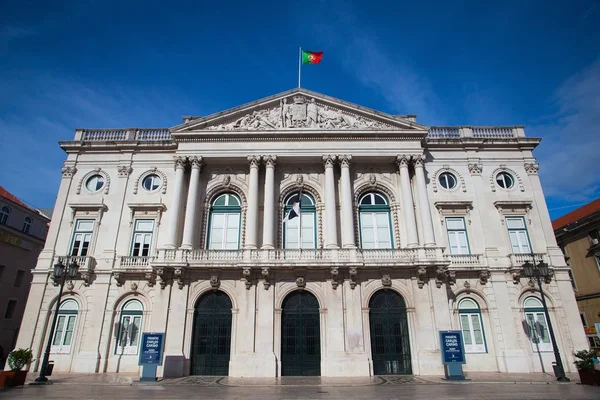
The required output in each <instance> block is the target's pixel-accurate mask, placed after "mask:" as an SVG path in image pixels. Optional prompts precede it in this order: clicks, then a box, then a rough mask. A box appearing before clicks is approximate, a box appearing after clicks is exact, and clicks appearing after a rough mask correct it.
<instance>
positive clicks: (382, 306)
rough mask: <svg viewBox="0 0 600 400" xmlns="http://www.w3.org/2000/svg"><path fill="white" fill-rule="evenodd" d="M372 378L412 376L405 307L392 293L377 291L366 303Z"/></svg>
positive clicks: (390, 291) (401, 299)
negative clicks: (399, 375)
mask: <svg viewBox="0 0 600 400" xmlns="http://www.w3.org/2000/svg"><path fill="white" fill-rule="evenodd" d="M369 324H370V326H371V354H372V357H373V374H374V375H396V374H412V367H411V360H410V341H409V337H408V321H407V315H406V303H405V302H404V299H403V298H402V296H400V295H399V294H398V293H396V292H394V291H392V290H380V291H378V292H376V293H375V294H374V295H373V297H371V300H370V301H369Z"/></svg>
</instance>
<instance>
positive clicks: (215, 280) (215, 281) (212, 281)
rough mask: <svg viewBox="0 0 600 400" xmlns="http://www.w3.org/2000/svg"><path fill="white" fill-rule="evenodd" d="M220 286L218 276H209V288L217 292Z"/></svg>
mask: <svg viewBox="0 0 600 400" xmlns="http://www.w3.org/2000/svg"><path fill="white" fill-rule="evenodd" d="M219 286H221V279H219V275H211V276H210V287H211V288H213V289H214V290H217V289H218V288H219Z"/></svg>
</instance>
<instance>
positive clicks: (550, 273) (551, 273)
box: [544, 268, 554, 285]
mask: <svg viewBox="0 0 600 400" xmlns="http://www.w3.org/2000/svg"><path fill="white" fill-rule="evenodd" d="M552 278H554V268H548V275H547V276H545V277H544V283H545V284H547V285H549V284H550V283H551V282H552Z"/></svg>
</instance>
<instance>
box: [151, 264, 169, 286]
mask: <svg viewBox="0 0 600 400" xmlns="http://www.w3.org/2000/svg"><path fill="white" fill-rule="evenodd" d="M154 272H155V274H156V277H157V278H158V284H159V285H160V288H161V289H164V288H166V287H167V277H166V274H165V272H166V271H165V269H164V268H163V267H157V268H154Z"/></svg>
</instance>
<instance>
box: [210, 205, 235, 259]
mask: <svg viewBox="0 0 600 400" xmlns="http://www.w3.org/2000/svg"><path fill="white" fill-rule="evenodd" d="M241 213H242V209H241V202H240V199H239V197H237V196H236V195H234V194H231V193H224V194H222V195H220V196H219V197H217V198H216V199H215V200H214V201H213V203H212V205H211V211H210V225H209V235H208V248H209V249H212V250H237V249H239V247H240V221H241Z"/></svg>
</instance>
